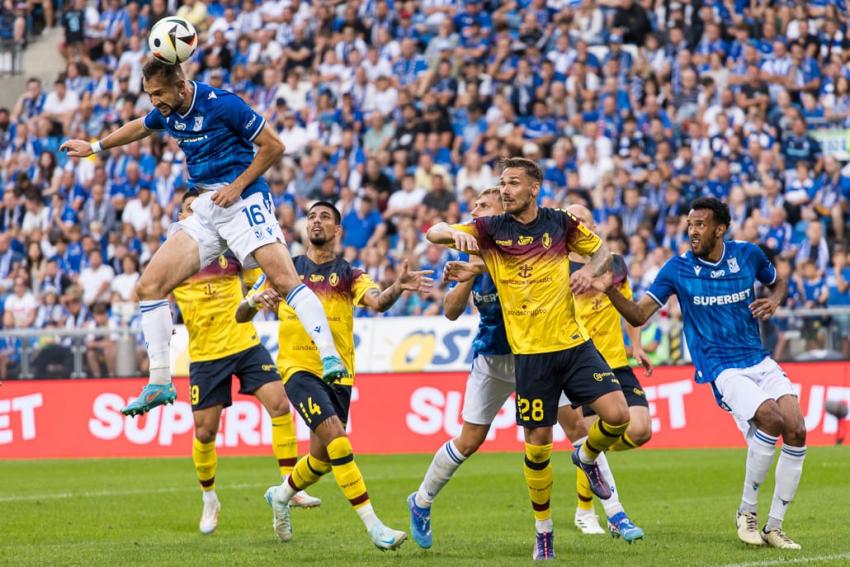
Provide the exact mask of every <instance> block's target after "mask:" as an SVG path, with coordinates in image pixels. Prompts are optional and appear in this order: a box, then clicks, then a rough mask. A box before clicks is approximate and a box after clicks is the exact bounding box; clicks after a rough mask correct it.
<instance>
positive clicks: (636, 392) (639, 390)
mask: <svg viewBox="0 0 850 567" xmlns="http://www.w3.org/2000/svg"><path fill="white" fill-rule="evenodd" d="M632 392H634V393H635V395H636V396H640V397H641V398H645V397H646V392H644V391H643V390H641V389H640V388H632Z"/></svg>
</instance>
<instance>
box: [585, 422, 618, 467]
mask: <svg viewBox="0 0 850 567" xmlns="http://www.w3.org/2000/svg"><path fill="white" fill-rule="evenodd" d="M628 428H629V422H628V421H627V422H625V423H623V424H622V425H617V426H614V425H609V424H607V423H605V422H603V421H602V420H601V419H597V420H596V421H594V422H593V425H591V426H590V430H589V431H588V432H587V440H586V441H585V442H584V443H582V445H581V449H580V450H579V456H580V457H581V460H582V461H584V462H586V463H591V462H593V461H595V460H596V457H598V456H599V453H601V452H603V451H607V450H608V449H610V448H611V446H612V445H614V444H615V443H616V442H617V441H618V440H619V439H620V437H622V435H623V434H624V433H625V432H626V429H628Z"/></svg>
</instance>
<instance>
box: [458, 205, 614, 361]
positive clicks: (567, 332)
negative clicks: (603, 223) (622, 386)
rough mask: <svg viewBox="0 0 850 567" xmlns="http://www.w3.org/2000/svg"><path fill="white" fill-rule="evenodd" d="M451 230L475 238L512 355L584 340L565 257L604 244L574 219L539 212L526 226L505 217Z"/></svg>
mask: <svg viewBox="0 0 850 567" xmlns="http://www.w3.org/2000/svg"><path fill="white" fill-rule="evenodd" d="M454 228H456V229H459V230H462V231H464V232H466V233H468V234H471V235H473V236H475V237H476V239H477V240H478V246H479V248H480V249H481V255H482V258H483V259H484V263H485V264H486V265H487V270H488V271H489V272H490V276H491V277H492V278H493V281H494V282H495V283H496V289H497V290H498V292H499V299H500V300H501V302H502V314H503V315H504V318H505V329H506V330H507V334H508V343H509V344H510V345H511V351H512V352H513V353H514V354H539V353H546V352H555V351H559V350H565V349H568V348H572V347H574V346H576V345H579V344H581V343H583V342H585V341H587V339H588V334H587V331H586V330H585V328H584V326H582V324H581V323H580V322H579V321H578V319H577V318H576V312H575V303H574V301H573V294H572V292H571V291H570V260H569V253H570V252H571V251H574V252H578V253H579V254H581V255H583V256H590V255H591V254H593V253H594V252H596V250H597V249H598V248H599V247H600V246H601V245H602V240H601V239H600V238H599V237H598V236H596V235H595V234H593V233H592V232H591V231H590V230H588V229H587V227H585V226H584V225H583V224H581V223H580V222H579V221H578V219H576V218H575V217H574V216H573V215H572V214H570V213H568V212H565V211H561V210H558V209H549V208H541V209H540V212H539V213H538V215H537V218H536V219H535V220H534V221H532V222H531V223H529V224H521V223H519V222H517V221H516V220H514V218H513V217H511V216H510V215H507V214H504V215H498V216H494V217H482V218H478V219H475V220H474V221H473V222H471V223H469V224H462V225H454Z"/></svg>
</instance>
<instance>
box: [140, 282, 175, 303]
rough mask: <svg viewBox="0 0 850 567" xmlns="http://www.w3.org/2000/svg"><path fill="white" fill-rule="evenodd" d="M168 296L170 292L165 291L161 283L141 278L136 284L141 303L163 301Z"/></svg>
mask: <svg viewBox="0 0 850 567" xmlns="http://www.w3.org/2000/svg"><path fill="white" fill-rule="evenodd" d="M167 295H168V290H166V289H163V286H162V284H161V283H159V282H156V281H154V280H153V279H152V278H145V277H141V278H139V281H138V283H136V297H138V298H139V300H140V301H145V300H151V299H163V298H165V297H166V296H167Z"/></svg>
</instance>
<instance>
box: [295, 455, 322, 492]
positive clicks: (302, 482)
mask: <svg viewBox="0 0 850 567" xmlns="http://www.w3.org/2000/svg"><path fill="white" fill-rule="evenodd" d="M329 472H331V464H330V463H326V462H324V461H320V460H319V459H317V458H316V457H312V456H310V455H305V456H304V457H301V458H300V459H299V460H298V462H297V463H296V464H295V467H294V468H293V469H292V472H291V473H290V474H289V478H288V481H287V482H289V486H291V487H292V488H293V490H294V491H295V492H298V491H299V490H304V489H305V488H307V487H308V486H310V485H311V484H315V483H317V482H318V481H319V479H320V478H322V475H325V474H327V473H329Z"/></svg>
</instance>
